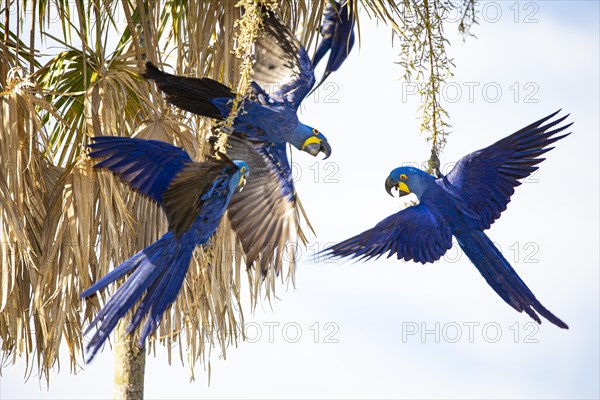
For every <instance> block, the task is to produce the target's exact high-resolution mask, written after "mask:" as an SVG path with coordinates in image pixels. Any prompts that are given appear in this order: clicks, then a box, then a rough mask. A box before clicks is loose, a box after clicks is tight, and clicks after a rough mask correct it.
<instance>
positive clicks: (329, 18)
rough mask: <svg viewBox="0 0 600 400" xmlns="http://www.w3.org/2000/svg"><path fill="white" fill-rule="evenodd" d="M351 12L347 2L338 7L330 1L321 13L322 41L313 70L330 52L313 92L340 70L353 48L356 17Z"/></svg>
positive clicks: (314, 59)
mask: <svg viewBox="0 0 600 400" xmlns="http://www.w3.org/2000/svg"><path fill="white" fill-rule="evenodd" d="M352 11H354V10H352ZM352 11H351V10H350V2H349V1H347V2H346V3H344V5H340V3H338V2H336V1H333V0H332V1H331V2H330V3H329V4H328V5H327V8H326V9H325V12H324V13H323V24H322V25H321V30H320V31H321V36H323V40H321V42H320V43H319V47H317V51H316V53H315V56H314V58H313V61H312V64H313V68H316V67H317V64H318V63H319V61H321V59H322V58H323V57H324V56H325V54H326V53H327V52H328V51H329V50H331V53H329V59H328V60H327V67H325V72H324V73H323V77H322V78H321V80H320V81H319V83H318V84H317V85H316V86H315V88H314V89H313V91H314V90H316V89H317V88H318V87H319V86H321V84H322V83H323V82H325V80H326V79H327V77H328V76H329V75H330V74H331V73H332V72H334V71H337V70H338V68H340V66H341V65H342V64H343V62H344V61H345V60H346V58H347V57H348V55H349V54H350V51H351V50H352V46H354V22H355V20H356V17H355V16H354V14H353V12H352Z"/></svg>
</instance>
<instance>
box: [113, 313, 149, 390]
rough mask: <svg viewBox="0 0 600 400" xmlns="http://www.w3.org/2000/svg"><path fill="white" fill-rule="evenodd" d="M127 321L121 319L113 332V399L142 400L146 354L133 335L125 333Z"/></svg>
mask: <svg viewBox="0 0 600 400" xmlns="http://www.w3.org/2000/svg"><path fill="white" fill-rule="evenodd" d="M128 322H129V321H128V320H127V319H126V318H123V319H121V321H119V323H118V324H117V328H116V330H115V392H114V398H115V399H119V400H120V399H123V400H137V399H143V398H144V367H145V366H146V353H145V351H144V350H143V349H140V348H139V347H138V344H137V340H136V339H135V337H134V335H129V334H127V333H126V332H125V328H126V327H127V324H128Z"/></svg>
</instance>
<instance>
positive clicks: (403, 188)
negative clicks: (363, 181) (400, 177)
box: [396, 182, 410, 193]
mask: <svg viewBox="0 0 600 400" xmlns="http://www.w3.org/2000/svg"><path fill="white" fill-rule="evenodd" d="M396 187H397V188H398V190H399V191H401V192H403V193H410V189H409V188H408V186H407V185H406V183H404V182H398V184H397V185H396Z"/></svg>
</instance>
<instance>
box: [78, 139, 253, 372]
mask: <svg viewBox="0 0 600 400" xmlns="http://www.w3.org/2000/svg"><path fill="white" fill-rule="evenodd" d="M90 148H91V149H92V152H91V153H90V157H92V158H104V160H102V161H100V162H99V163H97V164H96V165H95V168H108V169H109V170H111V171H112V172H114V173H115V174H116V175H118V176H119V178H120V179H121V180H122V181H124V182H126V183H127V184H129V185H130V186H131V187H132V188H134V189H136V190H137V191H138V192H140V193H142V194H144V195H146V196H148V197H149V198H151V199H152V200H154V201H156V202H157V203H158V204H160V205H161V207H162V208H163V210H164V211H165V214H166V215H167V220H168V223H169V229H168V231H167V233H165V234H164V235H163V236H162V237H161V238H160V239H158V240H157V241H156V242H154V243H153V244H151V245H150V246H148V247H146V248H145V249H143V250H142V251H140V252H139V253H137V254H135V255H134V256H133V257H131V258H130V259H128V260H127V261H125V262H123V263H122V264H121V265H119V266H118V267H116V268H115V269H113V270H112V271H111V272H109V273H108V274H106V275H105V276H104V277H103V278H101V279H100V280H99V281H98V282H96V283H95V284H94V285H92V286H91V287H90V288H89V289H87V290H85V291H84V292H83V293H81V297H82V298H84V297H88V296H90V295H92V294H94V293H95V292H97V291H99V290H101V289H104V288H105V287H107V286H108V285H109V284H111V283H113V282H114V281H116V280H117V279H119V278H122V277H123V276H125V275H126V274H128V273H130V272H131V273H132V274H131V276H130V277H129V278H128V279H127V280H126V281H125V283H123V284H122V285H121V286H120V287H119V288H118V289H117V291H116V292H115V293H114V294H113V296H112V297H111V298H110V299H109V300H108V302H107V303H106V305H105V306H104V308H103V309H102V310H101V311H100V312H99V313H98V316H97V317H96V318H95V319H94V320H93V321H92V323H91V324H90V327H89V328H88V331H90V330H91V329H92V328H94V327H97V328H98V329H97V330H96V333H95V334H94V336H93V338H92V340H91V341H90V343H89V344H88V346H87V350H88V354H89V359H88V361H89V360H91V359H92V358H93V357H94V355H95V354H96V352H97V351H98V350H99V349H100V347H101V346H102V344H103V343H104V341H105V340H106V339H107V338H108V335H109V334H110V332H111V331H112V330H113V329H114V327H115V326H116V324H117V322H118V320H119V319H120V318H122V317H123V316H124V315H125V314H126V313H127V312H128V311H129V310H130V309H131V308H132V307H133V306H134V305H135V303H136V302H137V301H138V300H140V299H141V302H140V303H139V305H138V308H137V310H136V311H135V313H134V315H133V317H132V319H131V322H130V324H129V326H128V327H127V332H129V333H131V332H132V331H133V330H134V329H135V328H136V327H137V326H138V325H139V324H140V322H141V320H142V319H143V318H144V317H145V316H146V315H148V317H147V319H146V322H145V324H144V326H143V328H142V330H141V332H140V346H143V344H144V342H145V340H146V337H147V336H148V335H149V334H150V333H152V332H153V331H154V330H155V329H156V327H157V326H158V324H159V322H160V319H161V317H162V314H163V313H164V312H165V310H166V309H167V307H169V305H170V304H171V303H173V302H174V301H175V299H176V298H177V294H178V293H179V290H180V289H181V286H182V285H183V280H184V278H185V275H186V273H187V270H188V266H189V264H190V261H191V258H192V253H193V251H194V248H195V247H196V246H198V245H201V244H204V243H206V241H207V240H208V239H209V238H210V236H211V235H212V234H213V233H214V231H215V230H216V229H217V226H218V225H219V221H220V220H221V217H222V215H223V213H224V212H225V209H226V208H227V205H228V204H229V201H230V199H231V196H232V195H233V192H234V191H235V190H236V188H237V187H238V186H243V185H244V184H245V181H246V178H247V176H248V173H249V167H248V165H247V164H246V162H244V161H232V160H231V159H230V158H228V157H227V156H224V155H221V159H217V158H214V157H213V158H209V159H208V160H207V161H206V162H200V163H199V162H194V161H192V159H191V158H190V156H189V155H188V153H186V152H185V151H184V150H182V149H180V148H178V147H175V146H172V145H170V144H168V143H165V142H161V141H158V140H145V139H132V138H125V137H109V136H100V137H95V138H94V143H93V144H91V145H90ZM86 333H87V332H86Z"/></svg>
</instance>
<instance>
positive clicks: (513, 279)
mask: <svg viewBox="0 0 600 400" xmlns="http://www.w3.org/2000/svg"><path fill="white" fill-rule="evenodd" d="M455 236H456V238H457V239H458V243H459V245H460V247H461V248H462V249H463V251H464V252H465V254H466V255H467V257H469V259H470V260H471V262H472V263H473V264H474V265H475V266H476V267H477V269H478V270H479V272H480V273H481V275H483V277H484V278H485V280H486V281H487V283H488V284H489V285H490V286H491V287H492V288H493V289H494V290H495V291H496V293H498V294H499V295H500V297H502V299H504V301H506V302H507V303H508V304H510V305H511V306H512V307H513V308H514V309H515V310H517V311H519V312H522V311H525V312H526V313H527V314H528V315H529V316H530V317H531V318H533V319H534V320H535V321H536V322H537V323H538V324H541V323H542V321H541V320H540V318H539V317H538V315H537V314H536V313H535V311H537V312H538V313H539V314H540V315H541V316H542V317H544V318H546V319H547V320H548V321H550V322H552V323H553V324H554V325H556V326H559V327H561V328H563V329H569V327H568V325H567V324H565V323H564V322H563V321H562V320H560V318H558V317H557V316H556V315H554V314H552V313H551V312H550V311H549V310H548V309H547V308H546V307H544V306H543V305H542V303H540V302H539V301H538V299H536V298H535V296H534V294H533V293H532V292H531V290H529V288H528V287H527V285H526V284H525V282H523V281H522V280H521V278H519V275H517V273H516V272H515V270H514V269H513V268H512V267H511V266H510V264H509V262H508V261H507V260H506V258H504V256H503V255H502V253H500V251H499V250H498V249H497V248H496V246H494V243H493V242H492V241H491V240H490V238H488V237H487V235H486V234H485V233H484V232H481V231H475V230H472V231H465V232H460V233H457V234H455ZM534 310H535V311H534Z"/></svg>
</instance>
